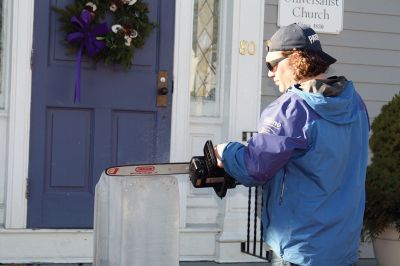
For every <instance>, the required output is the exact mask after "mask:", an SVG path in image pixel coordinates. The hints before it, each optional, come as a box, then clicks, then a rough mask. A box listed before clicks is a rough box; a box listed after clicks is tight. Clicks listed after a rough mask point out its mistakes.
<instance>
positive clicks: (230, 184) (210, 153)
mask: <svg viewBox="0 0 400 266" xmlns="http://www.w3.org/2000/svg"><path fill="white" fill-rule="evenodd" d="M204 157H205V163H206V168H207V172H208V176H223V177H224V180H223V182H222V183H220V184H218V185H216V186H214V187H213V188H214V191H215V193H216V194H217V195H218V197H220V198H221V199H222V198H223V197H225V195H226V192H227V190H228V189H230V188H234V187H236V184H237V182H236V180H235V179H234V178H233V177H231V176H230V175H229V174H228V173H226V172H225V170H224V169H223V168H221V167H219V166H218V163H217V156H216V155H215V151H214V145H213V143H212V141H211V140H207V141H206V143H205V145H204Z"/></svg>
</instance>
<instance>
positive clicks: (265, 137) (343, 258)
mask: <svg viewBox="0 0 400 266" xmlns="http://www.w3.org/2000/svg"><path fill="white" fill-rule="evenodd" d="M368 133H369V118H368V114H367V111H366V107H365V104H364V102H363V101H362V99H361V98H360V96H359V95H358V93H357V92H356V91H355V89H354V87H353V84H352V82H350V81H347V80H346V79H345V78H344V77H332V78H329V79H327V80H311V81H308V82H306V83H304V84H301V85H296V86H294V87H292V88H290V89H288V91H287V92H286V93H285V94H283V95H282V96H280V97H279V98H278V99H277V100H275V101H274V102H272V103H271V104H270V105H269V106H268V107H267V108H266V109H265V110H264V111H263V113H262V115H261V118H260V121H259V125H258V134H256V135H255V136H254V137H253V138H251V139H250V140H249V142H248V145H247V146H245V145H242V144H240V143H237V142H231V143H229V144H228V145H227V146H226V148H225V149H224V151H223V154H222V161H223V164H224V167H225V170H226V171H227V172H228V173H229V174H230V175H232V176H233V177H235V178H236V179H237V180H238V181H239V182H240V183H242V184H244V185H246V186H255V185H263V191H264V199H265V202H264V208H263V214H262V220H263V225H264V239H265V240H266V243H267V244H268V245H269V246H270V247H271V248H272V250H273V251H274V252H275V253H276V254H278V255H280V256H281V257H282V258H283V259H284V260H287V261H290V262H292V263H295V264H299V265H313V266H342V265H343V266H344V265H351V264H352V263H354V262H356V261H357V259H358V252H359V243H360V231H361V226H362V219H363V213H364V204H365V190H364V182H365V173H366V165H367V157H368Z"/></svg>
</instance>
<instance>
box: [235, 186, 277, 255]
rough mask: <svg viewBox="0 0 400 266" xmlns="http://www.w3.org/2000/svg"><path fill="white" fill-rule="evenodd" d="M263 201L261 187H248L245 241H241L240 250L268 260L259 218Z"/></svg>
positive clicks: (269, 253) (267, 250) (267, 251)
mask: <svg viewBox="0 0 400 266" xmlns="http://www.w3.org/2000/svg"><path fill="white" fill-rule="evenodd" d="M263 202H264V199H263V193H262V188H261V187H249V195H248V205H247V228H246V229H247V232H246V233H247V234H246V241H245V242H242V243H241V251H242V252H243V253H246V254H249V255H252V256H255V257H258V258H260V259H264V260H268V261H270V260H271V257H270V256H271V252H270V251H269V249H268V247H267V246H266V245H265V243H264V230H263V224H262V219H261V214H262V209H263Z"/></svg>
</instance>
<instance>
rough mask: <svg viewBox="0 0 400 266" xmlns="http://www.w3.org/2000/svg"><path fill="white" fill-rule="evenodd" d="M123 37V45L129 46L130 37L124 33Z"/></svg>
mask: <svg viewBox="0 0 400 266" xmlns="http://www.w3.org/2000/svg"><path fill="white" fill-rule="evenodd" d="M124 38H125V45H126V46H131V42H132V38H131V37H129V36H128V35H125V36H124Z"/></svg>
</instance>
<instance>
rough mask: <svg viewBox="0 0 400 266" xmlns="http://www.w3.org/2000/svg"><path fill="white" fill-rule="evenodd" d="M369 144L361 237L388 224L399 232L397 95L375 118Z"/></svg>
mask: <svg viewBox="0 0 400 266" xmlns="http://www.w3.org/2000/svg"><path fill="white" fill-rule="evenodd" d="M369 144H370V148H371V150H372V152H373V157H372V161H371V164H370V165H369V166H368V168H367V178H366V206H365V214H364V236H367V237H371V238H375V237H376V236H378V235H379V234H380V233H382V232H383V231H384V230H385V228H386V227H387V226H388V225H395V226H396V229H397V231H398V232H400V94H398V95H395V96H394V97H393V99H392V100H391V101H390V102H389V103H387V104H386V105H385V106H383V107H382V112H381V113H380V114H379V115H378V116H377V117H376V118H375V119H374V121H373V123H372V135H371V138H370V140H369Z"/></svg>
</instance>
